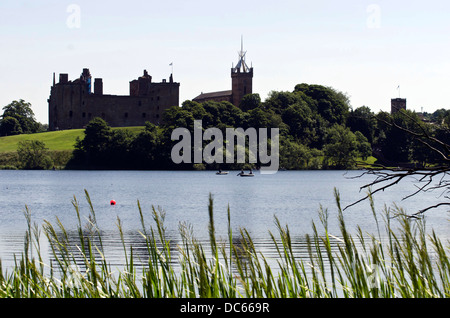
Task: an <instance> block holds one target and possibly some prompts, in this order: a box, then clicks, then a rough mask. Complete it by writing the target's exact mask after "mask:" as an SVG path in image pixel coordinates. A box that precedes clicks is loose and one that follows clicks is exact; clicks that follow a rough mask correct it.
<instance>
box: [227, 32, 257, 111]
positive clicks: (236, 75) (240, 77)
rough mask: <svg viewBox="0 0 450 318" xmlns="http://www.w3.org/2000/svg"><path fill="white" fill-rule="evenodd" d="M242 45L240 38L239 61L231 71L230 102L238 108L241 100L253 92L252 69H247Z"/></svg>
mask: <svg viewBox="0 0 450 318" xmlns="http://www.w3.org/2000/svg"><path fill="white" fill-rule="evenodd" d="M246 53H247V52H246V51H244V43H243V39H242V38H241V51H240V52H238V54H239V61H238V63H237V64H236V66H235V67H233V68H232V69H231V90H232V96H231V102H232V103H233V105H235V106H237V107H239V104H240V103H241V100H242V98H243V97H244V96H245V95H247V94H252V91H253V67H250V68H249V67H248V66H247V64H246V63H245V54H246Z"/></svg>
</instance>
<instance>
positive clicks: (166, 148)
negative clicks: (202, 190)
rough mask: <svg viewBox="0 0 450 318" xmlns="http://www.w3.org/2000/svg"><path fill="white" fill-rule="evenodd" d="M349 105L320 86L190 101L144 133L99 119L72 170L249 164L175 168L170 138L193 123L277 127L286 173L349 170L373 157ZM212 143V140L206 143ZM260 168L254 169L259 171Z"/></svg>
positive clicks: (88, 129) (78, 148) (81, 142)
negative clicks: (235, 99)
mask: <svg viewBox="0 0 450 318" xmlns="http://www.w3.org/2000/svg"><path fill="white" fill-rule="evenodd" d="M349 114H350V107H349V102H348V98H347V97H346V96H345V95H344V94H343V93H341V92H338V91H336V90H334V89H332V88H329V87H324V86H320V85H306V84H301V85H297V86H296V87H295V90H294V91H292V92H275V91H274V92H272V93H271V94H270V96H269V97H268V98H267V99H266V100H265V101H264V102H262V101H261V98H260V96H259V95H258V94H250V95H247V96H245V97H244V99H243V100H242V102H241V105H240V106H239V107H236V106H234V105H233V104H231V103H229V102H212V101H210V102H205V103H202V104H200V103H197V102H193V101H185V102H184V103H183V105H182V107H172V108H170V109H168V110H167V111H166V112H165V114H164V116H163V123H162V124H161V125H160V126H158V127H156V126H154V125H152V124H150V123H147V125H146V127H145V129H144V130H143V131H142V132H141V133H139V134H135V135H134V134H132V133H130V132H127V131H126V130H121V129H111V128H110V127H109V126H108V125H107V123H106V122H104V121H103V120H101V119H99V118H96V119H94V120H93V121H92V122H91V123H90V124H89V125H88V126H87V127H86V131H85V138H84V139H82V140H79V141H78V142H77V145H76V150H75V152H74V159H73V161H72V162H71V165H70V167H76V166H79V167H90V168H105V169H120V168H123V169H129V168H133V169H192V168H210V169H218V168H224V169H240V168H246V167H250V165H249V164H245V165H242V164H226V163H224V164H221V165H220V166H219V165H218V164H209V165H206V164H178V165H176V164H174V163H173V162H172V160H171V157H170V154H171V149H172V147H173V146H174V144H175V143H176V141H173V140H171V133H172V131H173V130H174V129H176V128H179V127H184V128H188V129H193V127H194V120H201V121H202V128H203V129H204V130H206V129H208V128H211V127H215V128H218V129H220V130H222V131H223V133H224V136H225V130H226V128H238V127H239V128H243V129H244V130H246V129H248V128H256V129H258V128H278V129H279V132H280V137H279V138H280V166H281V167H282V168H286V169H319V168H338V169H347V168H352V167H354V166H355V163H356V160H357V159H358V158H364V159H365V158H367V157H369V156H370V155H371V145H370V143H369V141H368V138H367V137H366V135H365V134H363V132H360V131H352V130H351V129H350V127H347V125H346V123H347V120H348V118H349ZM205 143H207V142H205ZM254 166H255V165H253V168H254Z"/></svg>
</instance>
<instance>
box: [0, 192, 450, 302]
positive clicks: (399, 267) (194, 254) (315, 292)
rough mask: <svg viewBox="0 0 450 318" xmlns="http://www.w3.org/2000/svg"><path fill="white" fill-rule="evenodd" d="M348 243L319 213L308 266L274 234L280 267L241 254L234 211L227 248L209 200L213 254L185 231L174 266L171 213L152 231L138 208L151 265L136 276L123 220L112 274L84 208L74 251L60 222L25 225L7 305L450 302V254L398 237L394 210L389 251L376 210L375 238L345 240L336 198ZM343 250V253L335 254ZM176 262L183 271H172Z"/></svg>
mask: <svg viewBox="0 0 450 318" xmlns="http://www.w3.org/2000/svg"><path fill="white" fill-rule="evenodd" d="M335 196H336V203H337V207H338V211H339V216H338V218H339V223H340V233H339V235H338V236H335V235H332V234H331V233H329V232H328V225H327V224H328V212H327V210H325V209H322V208H320V209H319V215H320V220H321V223H322V224H321V225H322V227H323V229H322V230H321V231H320V233H322V234H319V230H318V229H317V228H316V225H315V224H312V228H313V234H312V235H308V236H307V242H308V244H307V246H308V255H309V258H308V259H307V260H301V259H300V258H299V257H297V256H296V255H295V253H294V250H293V247H292V241H291V236H290V231H289V228H288V227H287V226H286V227H283V226H281V224H280V222H279V221H278V220H277V219H276V218H275V222H276V224H277V228H278V233H277V235H275V234H273V233H270V235H271V238H272V242H273V244H274V246H275V248H276V250H277V253H278V258H277V260H276V263H277V264H276V265H277V266H275V267H274V266H271V265H270V261H269V260H268V259H267V258H266V257H265V256H264V255H263V254H262V253H260V252H258V251H257V249H256V248H255V244H254V242H253V241H252V238H251V237H250V235H249V233H248V232H247V231H246V230H245V229H242V230H241V231H240V233H239V235H240V236H241V242H243V243H242V244H239V246H237V245H236V244H233V239H232V237H233V233H232V230H231V227H230V211H228V240H227V241H225V242H220V241H218V240H217V238H216V235H215V227H214V215H213V213H214V209H213V199H212V197H211V196H210V200H209V205H208V213H209V243H210V245H209V246H203V245H202V244H200V243H199V242H198V241H197V240H196V238H195V236H194V235H193V231H192V228H191V227H189V225H186V224H181V225H180V234H181V237H182V240H181V242H182V243H181V244H180V246H178V247H177V248H178V250H179V253H178V254H179V256H178V259H173V258H174V257H173V256H172V253H171V251H172V247H171V246H170V241H169V240H167V239H166V234H165V228H164V212H161V211H157V210H155V209H153V211H152V216H153V221H154V224H153V225H152V226H150V227H148V226H147V225H146V224H145V222H144V215H143V212H142V210H141V207H140V205H139V202H138V211H139V216H140V220H141V224H142V229H141V231H140V233H141V235H142V236H143V238H144V239H145V241H146V248H147V251H148V257H149V258H148V263H147V264H146V266H145V267H144V268H139V269H138V268H137V266H136V265H135V261H136V260H135V257H134V256H133V249H132V248H130V249H127V246H126V244H125V241H124V238H123V237H124V236H123V231H122V225H121V221H120V219H119V218H118V219H117V225H118V231H119V233H118V235H120V237H121V239H122V244H123V252H124V257H125V260H126V261H125V266H124V269H123V271H121V272H119V273H117V272H113V271H112V269H111V267H110V265H109V264H108V260H107V259H106V258H105V256H104V250H103V244H102V237H101V231H100V229H99V228H98V224H97V221H96V217H95V212H94V209H93V207H92V204H91V201H90V198H89V194H88V193H87V192H86V199H87V201H88V203H89V206H90V216H89V218H88V223H87V226H86V224H84V225H83V224H82V220H81V217H80V211H79V208H78V203H77V201H76V199H74V201H73V205H74V208H75V212H76V216H77V218H78V225H77V231H78V240H79V241H78V242H77V244H76V247H77V248H76V250H73V249H72V248H70V246H71V245H70V244H69V236H68V233H67V231H66V229H65V228H64V226H63V225H62V224H61V222H60V221H59V220H57V221H56V224H51V223H49V222H44V224H43V225H42V228H40V227H39V226H37V225H36V224H32V222H31V218H30V213H29V211H28V209H26V213H25V216H26V218H27V222H28V230H27V232H26V235H25V244H24V251H23V254H22V255H21V257H20V259H19V258H16V261H15V266H14V268H13V269H12V270H11V271H10V272H8V270H5V271H4V270H3V269H2V268H1V262H0V297H15V298H18V297H25V298H32V297H37V298H46V297H52V298H59V297H61V298H66V297H81V298H86V297H87V298H94V297H121V298H128V297H130V298H131V297H176V298H198V297H214V298H240V297H251V298H262V297H264V298H268V297H277V298H285V297H320V298H323V297H340V298H341V297H342V298H344V297H345V298H354V297H357V298H366V297H370V298H378V297H382V298H391V297H420V298H422V297H441V298H442V297H449V296H450V284H449V277H450V266H449V265H450V264H449V259H448V254H447V250H448V247H445V246H444V245H443V244H442V242H441V241H440V240H439V238H438V237H437V236H436V234H435V233H434V232H433V233H432V234H431V235H426V234H425V230H424V226H423V224H422V223H421V222H418V223H417V222H416V221H414V222H412V220H411V219H409V218H408V217H406V216H405V215H404V214H402V213H401V212H402V211H401V210H398V211H395V212H398V214H397V215H396V218H395V219H396V220H398V221H399V224H400V228H399V229H397V230H394V229H393V226H392V224H391V222H392V219H393V218H392V217H393V212H392V211H391V210H389V209H386V211H385V214H384V225H385V230H386V233H387V234H386V235H387V243H382V241H386V240H383V238H382V236H381V234H380V233H381V229H380V227H379V226H380V224H379V221H378V218H377V214H376V212H375V210H374V205H373V202H372V201H371V209H372V212H373V216H374V222H376V224H377V228H378V233H377V234H376V235H371V236H369V237H367V235H363V233H362V231H361V230H359V232H358V234H357V235H356V236H355V237H352V236H351V235H350V234H349V232H348V231H347V228H346V225H345V221H344V216H343V214H342V210H341V207H340V202H339V194H338V192H337V191H336V193H335ZM41 231H43V234H44V235H45V236H46V237H47V239H48V241H49V244H50V247H51V253H52V258H53V259H54V260H55V261H54V262H53V261H52V262H51V264H44V263H43V261H42V260H43V257H42V255H41V248H40V242H39V238H40V236H41ZM336 244H338V248H337V250H336V249H335V248H332V245H336ZM174 262H175V263H176V264H177V265H178V266H177V268H175V267H174V266H173V264H174Z"/></svg>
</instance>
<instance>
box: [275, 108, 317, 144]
mask: <svg viewBox="0 0 450 318" xmlns="http://www.w3.org/2000/svg"><path fill="white" fill-rule="evenodd" d="M281 118H282V119H283V122H284V123H285V124H286V125H288V126H289V133H290V135H292V136H293V137H295V138H296V139H298V140H299V141H300V142H301V143H302V144H304V145H310V144H311V143H312V142H313V141H315V139H316V132H315V126H316V123H317V122H316V116H315V115H314V114H313V113H312V111H311V109H310V108H309V107H308V105H307V104H306V102H304V101H301V102H297V103H295V104H293V105H291V106H289V107H288V108H287V109H285V110H284V111H283V114H282V117H281Z"/></svg>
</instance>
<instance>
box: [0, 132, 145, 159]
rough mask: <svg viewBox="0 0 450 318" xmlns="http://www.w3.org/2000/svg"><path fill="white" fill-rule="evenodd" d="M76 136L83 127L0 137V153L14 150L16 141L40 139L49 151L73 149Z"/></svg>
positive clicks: (80, 133)
mask: <svg viewBox="0 0 450 318" xmlns="http://www.w3.org/2000/svg"><path fill="white" fill-rule="evenodd" d="M113 129H129V130H132V131H135V132H139V131H141V130H142V129H144V127H140V126H139V127H126V128H113ZM77 137H80V138H83V137H84V129H71V130H61V131H49V132H43V133H37V134H23V135H15V136H6V137H0V153H5V152H13V151H16V150H17V145H18V143H19V142H20V141H25V140H39V141H42V142H44V143H45V146H46V147H47V148H48V149H49V150H50V151H63V150H73V147H74V146H75V141H76V139H77Z"/></svg>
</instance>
